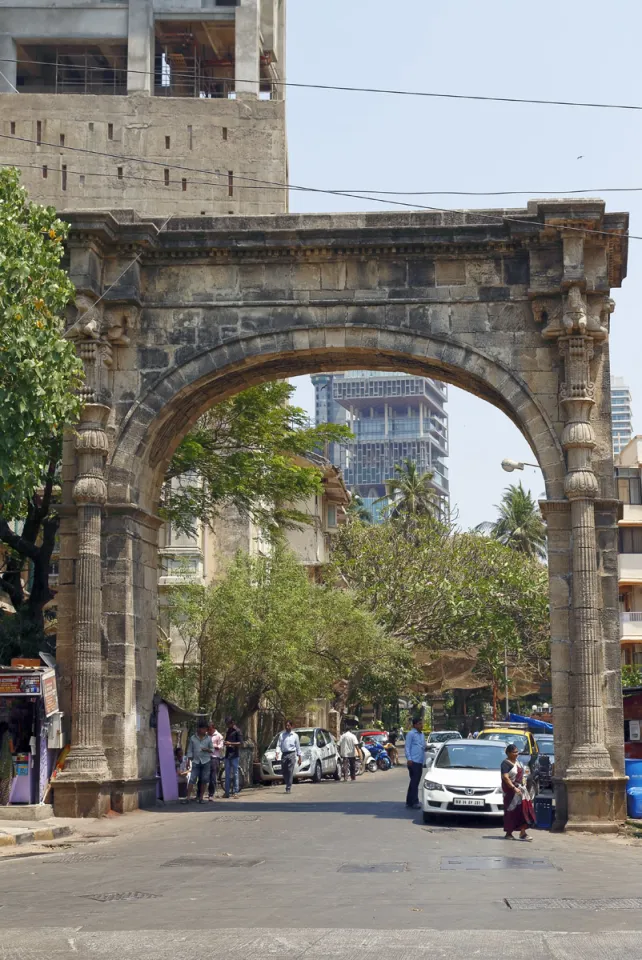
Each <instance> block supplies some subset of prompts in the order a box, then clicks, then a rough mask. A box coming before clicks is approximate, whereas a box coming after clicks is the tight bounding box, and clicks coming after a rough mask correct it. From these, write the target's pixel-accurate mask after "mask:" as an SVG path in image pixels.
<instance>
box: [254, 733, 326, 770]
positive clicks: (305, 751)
mask: <svg viewBox="0 0 642 960" xmlns="http://www.w3.org/2000/svg"><path fill="white" fill-rule="evenodd" d="M294 733H298V735H299V743H300V744H301V765H300V766H299V765H298V764H297V766H295V768H294V779H295V780H313V781H314V782H315V783H319V781H320V780H321V779H322V778H323V777H334V779H335V780H338V779H339V765H338V763H339V756H338V751H337V743H336V740H335V739H334V737H333V736H332V734H331V733H330V731H329V730H322V729H321V728H319V727H305V728H303V727H301V728H298V729H296V730H295V731H294ZM280 735H281V734H280V733H277V735H276V736H275V737H274V739H273V740H272V742H271V743H270V745H269V747H268V748H267V750H266V751H265V753H264V754H263V756H262V757H261V780H262V781H263V782H264V783H270V782H272V781H273V780H282V779H283V772H282V769H281V759H280V757H279V759H278V760H277V757H276V745H277V743H278V740H279V737H280Z"/></svg>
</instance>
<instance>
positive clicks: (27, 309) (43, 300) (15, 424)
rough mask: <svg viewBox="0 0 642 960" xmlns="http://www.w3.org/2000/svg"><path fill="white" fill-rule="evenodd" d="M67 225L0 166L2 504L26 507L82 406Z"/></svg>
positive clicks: (7, 514) (5, 510)
mask: <svg viewBox="0 0 642 960" xmlns="http://www.w3.org/2000/svg"><path fill="white" fill-rule="evenodd" d="M66 235H67V225H66V224H64V223H63V222H62V221H61V220H59V219H58V218H57V217H56V213H55V211H54V210H53V208H51V207H42V206H39V205H38V204H35V203H30V202H29V200H28V198H27V192H26V190H25V189H24V188H23V187H21V186H20V182H19V174H18V173H17V171H16V170H13V169H7V170H2V171H0V318H1V319H0V409H2V430H1V431H0V510H1V516H2V517H3V518H4V519H5V520H10V519H12V518H14V517H19V516H21V515H22V513H23V511H24V508H25V500H28V499H30V498H31V496H32V494H33V491H34V489H36V488H37V487H38V486H39V484H40V483H41V481H42V477H43V475H44V474H45V473H46V472H47V469H48V465H49V462H50V459H51V445H52V439H55V438H59V437H61V436H62V433H63V430H64V428H65V427H66V426H68V425H69V424H70V423H73V422H74V421H75V420H76V418H77V415H78V412H79V399H78V396H77V395H76V393H75V392H74V391H75V388H76V387H78V386H79V384H80V378H81V374H82V364H81V363H80V361H79V359H78V358H77V357H76V353H75V350H74V347H73V344H71V343H69V342H68V341H67V340H65V339H64V337H63V330H64V320H63V311H64V308H65V306H66V305H67V304H68V303H69V301H70V300H71V299H72V297H73V294H74V288H73V285H72V283H71V281H70V280H69V278H68V277H67V275H66V273H65V272H64V270H62V269H61V268H60V260H61V257H62V254H63V240H64V238H65V237H66Z"/></svg>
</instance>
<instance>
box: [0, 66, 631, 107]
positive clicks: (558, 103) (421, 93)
mask: <svg viewBox="0 0 642 960" xmlns="http://www.w3.org/2000/svg"><path fill="white" fill-rule="evenodd" d="M0 63H16V64H17V63H27V64H32V65H35V66H47V67H55V66H56V64H55V63H52V62H51V61H50V60H27V59H11V58H2V57H0ZM60 66H62V67H63V68H64V69H70V68H73V66H74V64H61V65H60ZM91 70H92V71H96V72H100V71H104V72H108V73H116V72H119V73H123V74H125V73H132V74H138V75H142V76H158V75H160V73H161V70H160V68H159V69H158V70H130V69H129V68H128V67H126V66H122V67H94V66H92V67H91ZM194 76H195V73H194V72H193V71H192V72H185V71H183V72H179V71H174V70H172V73H171V77H172V78H177V79H193V78H194ZM204 79H209V80H212V81H213V82H216V81H220V82H221V83H223V82H224V81H225V80H232V79H235V82H237V83H261V82H263V83H266V84H268V83H269V84H272V85H274V86H277V87H294V88H297V89H300V90H326V91H336V92H339V93H369V94H378V95H385V96H395V97H427V98H431V99H442V100H473V101H480V102H486V103H524V104H533V105H535V106H545V107H586V108H589V109H593V110H642V105H640V104H635V103H597V102H595V103H594V102H592V101H586V100H547V99H545V98H543V97H492V96H489V95H484V94H475V93H443V92H441V91H433V90H400V89H396V88H394V87H354V86H347V85H341V84H330V83H300V82H298V81H295V80H276V79H274V78H272V77H261V78H260V79H259V80H258V81H257V79H256V78H255V77H254V78H252V79H251V80H241V79H239V78H231V77H210V78H204Z"/></svg>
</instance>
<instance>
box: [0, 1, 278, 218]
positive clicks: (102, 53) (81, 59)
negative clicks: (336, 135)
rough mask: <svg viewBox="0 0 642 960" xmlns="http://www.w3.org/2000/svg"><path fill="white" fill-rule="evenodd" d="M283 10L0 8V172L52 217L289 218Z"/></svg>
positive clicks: (88, 5) (247, 5)
mask: <svg viewBox="0 0 642 960" xmlns="http://www.w3.org/2000/svg"><path fill="white" fill-rule="evenodd" d="M285 6H286V0H107V2H106V0H64V2H63V0H0V60H1V61H2V62H1V63H0V93H2V94H3V96H2V97H0V133H1V134H2V135H3V136H2V139H1V140H0V164H14V165H16V166H18V167H20V168H21V170H22V178H23V182H24V184H25V186H26V187H27V188H28V190H29V193H30V195H31V197H32V198H33V199H34V200H37V201H39V202H44V203H49V204H52V205H53V206H55V207H56V208H57V209H58V210H59V211H62V212H64V211H67V210H72V209H75V210H78V209H84V210H86V209H96V208H102V209H105V208H107V209H133V210H135V211H136V213H138V214H143V215H148V216H155V217H167V216H169V215H170V214H172V213H180V214H181V215H183V216H190V215H192V216H201V215H207V216H228V215H230V214H244V215H254V214H258V215H261V214H277V213H283V212H285V211H286V210H287V191H286V190H285V188H284V189H278V188H276V187H274V184H284V183H286V182H287V147H286V136H285V103H284V100H283V91H284V87H283V85H282V81H283V80H284V79H285ZM11 94H13V96H12V95H11ZM15 94H18V95H17V96H16V95H15ZM261 181H269V182H270V184H271V185H270V186H267V188H265V189H264V188H263V187H262V185H261Z"/></svg>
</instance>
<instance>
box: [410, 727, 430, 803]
mask: <svg viewBox="0 0 642 960" xmlns="http://www.w3.org/2000/svg"><path fill="white" fill-rule="evenodd" d="M423 729H424V722H423V720H422V719H421V717H418V718H417V719H416V720H413V722H412V730H411V731H410V732H409V734H408V736H407V737H406V760H407V761H408V774H409V775H410V783H409V784H408V793H407V794H406V806H407V807H410V809H411V810H420V809H421V804H420V803H419V784H420V783H421V774H422V772H423V769H424V759H425V756H426V737H425V735H424V732H423Z"/></svg>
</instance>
